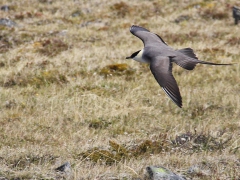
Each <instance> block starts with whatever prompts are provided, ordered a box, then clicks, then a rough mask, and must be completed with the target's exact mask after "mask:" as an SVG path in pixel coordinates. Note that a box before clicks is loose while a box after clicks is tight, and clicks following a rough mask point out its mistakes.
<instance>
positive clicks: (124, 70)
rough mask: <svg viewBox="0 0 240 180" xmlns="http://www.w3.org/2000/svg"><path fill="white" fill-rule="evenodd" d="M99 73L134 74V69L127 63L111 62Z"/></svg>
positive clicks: (109, 74)
mask: <svg viewBox="0 0 240 180" xmlns="http://www.w3.org/2000/svg"><path fill="white" fill-rule="evenodd" d="M99 74H100V75H104V76H112V75H117V76H121V75H132V74H134V70H133V69H132V68H130V67H129V66H128V64H111V65H107V66H105V67H103V68H102V69H101V70H100V72H99Z"/></svg>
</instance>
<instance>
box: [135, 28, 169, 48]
mask: <svg viewBox="0 0 240 180" xmlns="http://www.w3.org/2000/svg"><path fill="white" fill-rule="evenodd" d="M130 32H131V33H132V34H133V35H134V36H137V37H138V38H140V39H141V40H142V41H143V43H144V45H146V44H148V43H155V42H158V43H160V44H164V45H167V43H165V41H164V40H163V39H162V38H161V37H160V36H159V35H157V34H154V33H151V32H150V31H149V30H147V29H145V28H143V27H140V26H135V25H132V26H131V28H130Z"/></svg>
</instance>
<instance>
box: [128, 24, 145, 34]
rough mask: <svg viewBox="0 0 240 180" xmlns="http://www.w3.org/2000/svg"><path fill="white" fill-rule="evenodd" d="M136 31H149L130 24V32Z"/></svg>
mask: <svg viewBox="0 0 240 180" xmlns="http://www.w3.org/2000/svg"><path fill="white" fill-rule="evenodd" d="M136 31H147V32H150V31H149V30H147V29H145V28H143V27H141V26H137V25H132V26H131V27H130V32H131V33H133V32H136Z"/></svg>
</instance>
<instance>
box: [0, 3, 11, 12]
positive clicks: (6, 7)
mask: <svg viewBox="0 0 240 180" xmlns="http://www.w3.org/2000/svg"><path fill="white" fill-rule="evenodd" d="M1 11H5V12H8V11H9V6H7V5H3V6H1Z"/></svg>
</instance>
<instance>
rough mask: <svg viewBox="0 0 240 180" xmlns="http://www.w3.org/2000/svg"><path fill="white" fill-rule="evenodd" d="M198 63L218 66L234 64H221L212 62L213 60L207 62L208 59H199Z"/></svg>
mask: <svg viewBox="0 0 240 180" xmlns="http://www.w3.org/2000/svg"><path fill="white" fill-rule="evenodd" d="M198 63H200V64H209V65H216V66H219V65H220V66H225V65H233V64H221V63H220V64H219V63H212V62H207V61H201V60H199V62H198Z"/></svg>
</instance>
